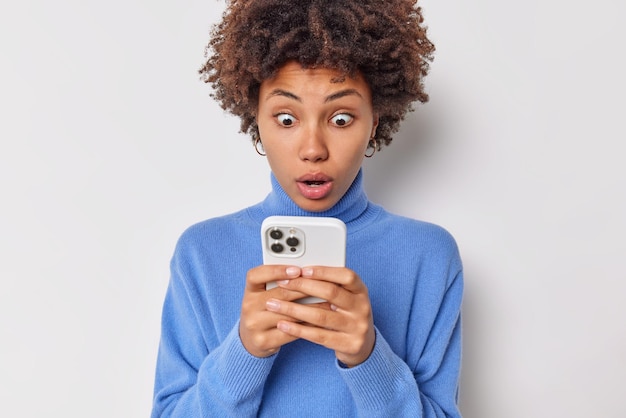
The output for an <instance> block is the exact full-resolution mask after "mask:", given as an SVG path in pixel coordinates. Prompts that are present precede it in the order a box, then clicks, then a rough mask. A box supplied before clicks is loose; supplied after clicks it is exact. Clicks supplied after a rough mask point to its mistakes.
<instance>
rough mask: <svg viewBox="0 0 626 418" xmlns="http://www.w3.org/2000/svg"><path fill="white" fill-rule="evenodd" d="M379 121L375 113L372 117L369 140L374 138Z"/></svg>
mask: <svg viewBox="0 0 626 418" xmlns="http://www.w3.org/2000/svg"><path fill="white" fill-rule="evenodd" d="M379 121H380V118H379V116H378V113H376V114H375V115H374V121H373V122H374V123H373V125H372V134H371V135H370V138H375V137H376V129H377V128H378V122H379Z"/></svg>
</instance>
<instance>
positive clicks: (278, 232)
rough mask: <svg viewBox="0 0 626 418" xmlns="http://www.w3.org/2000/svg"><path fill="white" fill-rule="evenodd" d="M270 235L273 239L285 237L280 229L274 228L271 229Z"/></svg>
mask: <svg viewBox="0 0 626 418" xmlns="http://www.w3.org/2000/svg"><path fill="white" fill-rule="evenodd" d="M270 237H272V238H273V239H281V238H282V237H283V233H282V232H281V230H280V229H272V230H271V231H270Z"/></svg>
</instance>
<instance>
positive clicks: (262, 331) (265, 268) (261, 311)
mask: <svg viewBox="0 0 626 418" xmlns="http://www.w3.org/2000/svg"><path fill="white" fill-rule="evenodd" d="M299 276H300V268H298V267H290V266H278V265H262V266H258V267H255V268H253V269H250V270H249V271H248V274H247V276H246V288H245V290H244V295H243V300H242V302H241V317H240V321H239V338H241V342H242V344H243V346H244V347H245V349H246V350H247V351H248V352H249V353H250V354H252V355H253V356H256V357H268V356H271V355H272V354H274V353H276V352H277V351H278V350H279V349H280V347H281V346H283V345H284V344H287V343H289V342H291V341H293V340H295V339H297V337H295V336H292V335H289V334H285V333H284V332H282V331H280V330H279V329H278V328H277V325H278V322H279V321H282V322H289V321H293V320H294V319H293V318H290V317H288V316H285V315H282V314H280V313H276V312H271V311H269V310H268V309H267V308H266V306H267V300H268V299H272V300H280V301H283V302H287V301H293V300H296V299H299V298H302V297H304V296H306V295H303V294H302V293H299V292H297V291H290V290H288V289H285V288H282V287H276V288H274V289H271V290H265V285H266V283H268V282H272V281H281V280H289V279H294V278H296V277H299Z"/></svg>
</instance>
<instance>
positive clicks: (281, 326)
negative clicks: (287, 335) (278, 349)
mask: <svg viewBox="0 0 626 418" xmlns="http://www.w3.org/2000/svg"><path fill="white" fill-rule="evenodd" d="M276 327H277V328H278V329H279V330H281V331H284V332H287V331H289V329H290V328H291V327H290V326H289V323H288V322H279V323H278V324H277V325H276Z"/></svg>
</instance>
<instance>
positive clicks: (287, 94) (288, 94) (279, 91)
mask: <svg viewBox="0 0 626 418" xmlns="http://www.w3.org/2000/svg"><path fill="white" fill-rule="evenodd" d="M273 96H283V97H287V98H289V99H293V100H296V101H298V102H300V103H302V99H301V98H299V97H298V96H296V95H295V94H293V93H291V92H289V91H287V90H283V89H274V90H272V91H271V92H270V93H269V94H268V95H267V98H268V99H269V98H270V97H273Z"/></svg>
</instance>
